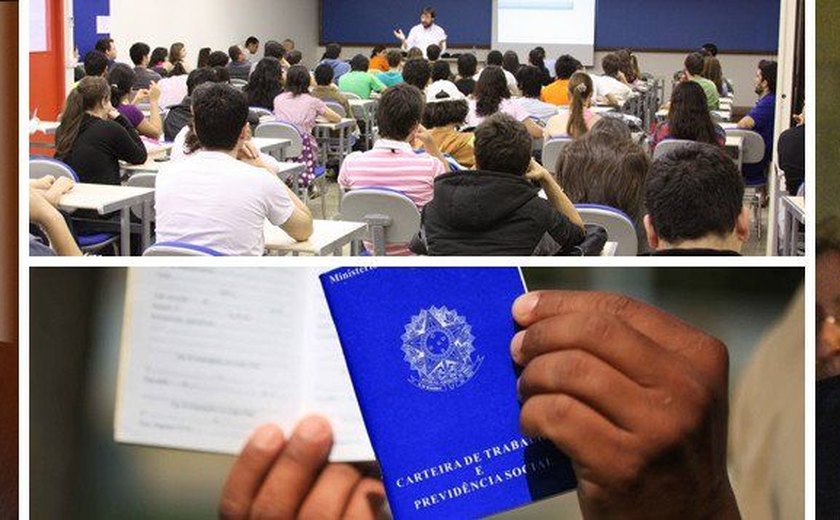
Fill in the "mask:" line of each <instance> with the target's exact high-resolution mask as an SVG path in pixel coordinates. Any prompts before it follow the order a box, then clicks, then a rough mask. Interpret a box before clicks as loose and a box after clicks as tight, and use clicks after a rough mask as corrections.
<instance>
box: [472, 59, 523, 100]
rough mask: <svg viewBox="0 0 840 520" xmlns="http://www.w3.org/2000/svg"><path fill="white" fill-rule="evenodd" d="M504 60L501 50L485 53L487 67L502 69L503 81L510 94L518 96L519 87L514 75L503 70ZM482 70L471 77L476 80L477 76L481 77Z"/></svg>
mask: <svg viewBox="0 0 840 520" xmlns="http://www.w3.org/2000/svg"><path fill="white" fill-rule="evenodd" d="M504 62H505V57H504V54H502V53H501V52H499V51H490V52H488V53H487V67H488V68H489V67H499V68H500V69H502V73H504V75H505V81H506V82H507V86H508V90H510V94H511V95H512V96H519V95H520V92H519V87H518V85H517V82H516V76H514V75H513V74H511V73H510V71H507V70H505V68H504ZM484 70H486V69H484ZM484 70H482V71H481V72H479V73H478V74H476V75H475V76H473V79H474V80H476V81H478V80H479V78H481V74H482V73H483V72H484Z"/></svg>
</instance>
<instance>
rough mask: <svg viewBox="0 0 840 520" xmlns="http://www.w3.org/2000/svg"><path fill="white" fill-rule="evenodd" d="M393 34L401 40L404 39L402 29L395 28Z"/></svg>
mask: <svg viewBox="0 0 840 520" xmlns="http://www.w3.org/2000/svg"><path fill="white" fill-rule="evenodd" d="M394 36H396V38H397V39H398V40H399V41H401V42H404V41H405V33H404V32H403V31H402V29H397V30H396V31H394Z"/></svg>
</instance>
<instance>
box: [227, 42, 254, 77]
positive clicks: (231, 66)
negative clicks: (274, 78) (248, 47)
mask: <svg viewBox="0 0 840 520" xmlns="http://www.w3.org/2000/svg"><path fill="white" fill-rule="evenodd" d="M228 57H229V58H230V63H228V64H227V69H228V72H229V73H230V77H231V79H241V80H243V81H248V77H249V76H250V75H251V62H250V61H248V58H246V57H245V53H244V52H242V49H241V48H240V47H239V45H231V46H230V47H229V48H228Z"/></svg>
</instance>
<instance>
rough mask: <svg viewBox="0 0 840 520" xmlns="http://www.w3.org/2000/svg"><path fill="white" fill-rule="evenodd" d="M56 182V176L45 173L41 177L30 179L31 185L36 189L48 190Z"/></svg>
mask: <svg viewBox="0 0 840 520" xmlns="http://www.w3.org/2000/svg"><path fill="white" fill-rule="evenodd" d="M54 182H55V177H53V176H52V175H44V176H43V177H41V178H38V179H32V180H30V181H29V187H30V188H34V189H36V190H48V189H50V186H52V185H53V183H54Z"/></svg>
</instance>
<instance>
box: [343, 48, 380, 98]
mask: <svg viewBox="0 0 840 520" xmlns="http://www.w3.org/2000/svg"><path fill="white" fill-rule="evenodd" d="M369 65H370V60H368V59H367V57H365V56H364V55H362V54H357V55H355V56H353V59H352V60H350V72H348V73H347V74H344V75H343V76H341V78H340V79H339V80H338V87H339V88H340V89H341V90H342V92H352V93H353V94H356V95H357V96H359V97H360V98H362V99H370V95H371V93H373V92H382V91H383V90H385V85H384V84H383V83H382V82H381V81H379V80H378V79H376V76H374V75H373V74H371V73H369V72H368V67H369Z"/></svg>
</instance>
